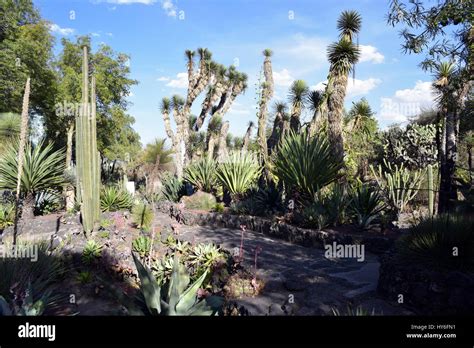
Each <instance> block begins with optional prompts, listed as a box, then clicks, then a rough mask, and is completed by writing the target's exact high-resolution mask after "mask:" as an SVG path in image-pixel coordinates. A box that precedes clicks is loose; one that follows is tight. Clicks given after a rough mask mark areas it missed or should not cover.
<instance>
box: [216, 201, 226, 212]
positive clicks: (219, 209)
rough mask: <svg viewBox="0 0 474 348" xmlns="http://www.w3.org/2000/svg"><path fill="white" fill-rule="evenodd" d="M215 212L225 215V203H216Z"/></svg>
mask: <svg viewBox="0 0 474 348" xmlns="http://www.w3.org/2000/svg"><path fill="white" fill-rule="evenodd" d="M214 211H215V212H216V213H223V212H224V211H225V205H224V203H216V204H215V205H214Z"/></svg>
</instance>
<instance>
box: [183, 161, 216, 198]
mask: <svg viewBox="0 0 474 348" xmlns="http://www.w3.org/2000/svg"><path fill="white" fill-rule="evenodd" d="M216 168H217V163H216V161H214V160H213V159H212V158H211V157H207V156H206V157H205V158H202V159H200V160H198V161H197V162H194V163H191V164H190V165H189V166H187V167H186V168H185V169H184V180H186V181H188V182H189V183H190V184H191V185H193V186H194V187H195V188H196V189H198V190H200V191H204V192H209V193H211V192H212V191H213V190H215V188H216V186H217V177H216Z"/></svg>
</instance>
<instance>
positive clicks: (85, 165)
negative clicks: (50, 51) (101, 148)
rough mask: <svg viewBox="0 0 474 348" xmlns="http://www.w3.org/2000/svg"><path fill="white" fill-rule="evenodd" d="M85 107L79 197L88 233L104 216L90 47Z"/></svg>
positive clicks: (79, 138)
mask: <svg viewBox="0 0 474 348" xmlns="http://www.w3.org/2000/svg"><path fill="white" fill-rule="evenodd" d="M82 78H83V81H82V103H81V105H82V107H81V112H80V113H79V114H78V115H76V163H77V197H78V201H79V202H80V204H81V216H82V225H83V229H84V232H85V233H86V234H88V233H90V232H92V230H93V229H94V224H95V223H96V222H97V221H98V220H99V215H100V196H99V192H100V165H99V157H100V155H99V152H98V151H97V130H96V122H97V121H96V93H95V78H94V77H92V79H91V87H90V102H89V100H88V98H89V62H88V52H87V47H84V48H83V61H82Z"/></svg>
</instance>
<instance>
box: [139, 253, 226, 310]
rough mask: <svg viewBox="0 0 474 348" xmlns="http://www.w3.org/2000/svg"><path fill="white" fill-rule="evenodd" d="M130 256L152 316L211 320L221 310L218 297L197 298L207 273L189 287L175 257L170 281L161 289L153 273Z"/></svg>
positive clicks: (188, 279) (220, 302)
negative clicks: (204, 316)
mask: <svg viewBox="0 0 474 348" xmlns="http://www.w3.org/2000/svg"><path fill="white" fill-rule="evenodd" d="M132 255H133V260H134V261H135V265H136V267H137V271H138V275H139V277H140V290H141V292H142V295H143V297H144V299H145V304H146V307H147V309H148V312H149V313H150V314H151V315H185V316H191V315H206V316H210V315H215V314H217V313H218V312H219V311H220V310H221V309H222V306H223V299H222V298H221V297H218V296H212V295H211V296H206V297H205V298H199V296H198V290H199V289H200V288H201V285H202V283H203V282H204V279H205V278H206V276H207V274H208V272H207V271H206V272H204V273H203V274H202V275H201V276H200V277H199V278H198V279H197V280H196V281H195V282H194V283H192V284H190V277H189V275H188V273H187V271H186V269H185V267H184V266H183V265H182V264H180V262H179V258H178V257H177V256H175V258H174V261H173V270H172V275H171V280H170V281H169V282H168V283H167V284H166V285H165V286H163V287H161V286H160V285H159V284H158V283H157V282H156V280H155V278H154V276H153V273H152V272H151V271H150V270H149V269H147V268H145V266H143V264H142V263H141V262H140V260H139V259H138V258H137V257H136V256H135V254H132ZM165 289H166V291H165Z"/></svg>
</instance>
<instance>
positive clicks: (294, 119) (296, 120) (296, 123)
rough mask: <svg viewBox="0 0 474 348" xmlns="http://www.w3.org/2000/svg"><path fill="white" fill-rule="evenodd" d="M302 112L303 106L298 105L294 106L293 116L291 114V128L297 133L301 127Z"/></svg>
mask: <svg viewBox="0 0 474 348" xmlns="http://www.w3.org/2000/svg"><path fill="white" fill-rule="evenodd" d="M300 114H301V108H300V107H296V108H293V110H292V112H291V116H290V129H291V130H292V131H293V132H296V133H297V132H299V131H300V127H301V123H300Z"/></svg>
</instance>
